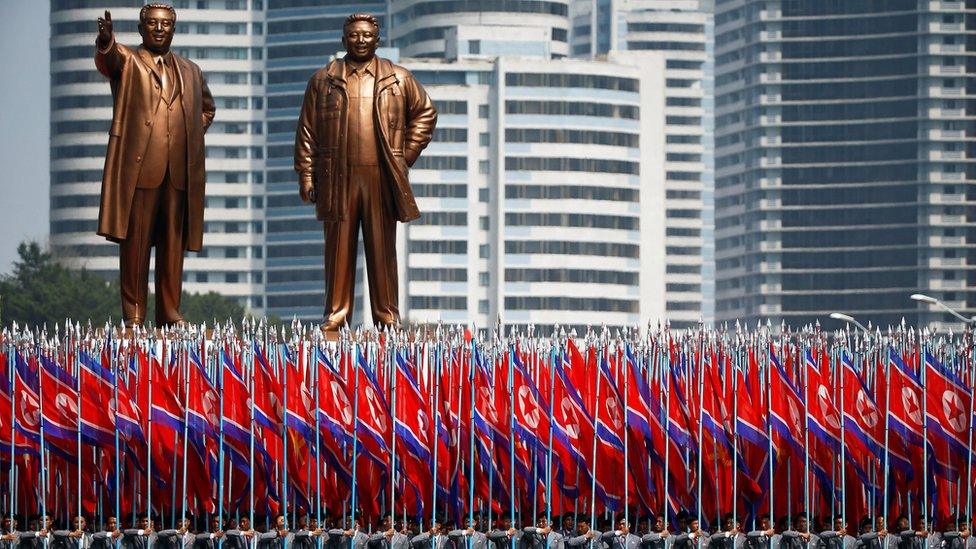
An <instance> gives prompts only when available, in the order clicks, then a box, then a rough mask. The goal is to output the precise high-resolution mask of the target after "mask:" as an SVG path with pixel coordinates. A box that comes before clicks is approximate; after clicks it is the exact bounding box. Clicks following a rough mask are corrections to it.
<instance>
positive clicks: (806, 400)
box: [803, 349, 813, 525]
mask: <svg viewBox="0 0 976 549" xmlns="http://www.w3.org/2000/svg"><path fill="white" fill-rule="evenodd" d="M806 355H807V356H806V357H805V358H809V359H810V361H811V362H812V361H813V352H812V350H811V349H807V352H806ZM803 509H804V514H805V516H806V519H807V524H808V525H809V524H810V364H809V363H808V364H805V365H804V367H803Z"/></svg>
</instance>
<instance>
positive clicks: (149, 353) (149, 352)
mask: <svg viewBox="0 0 976 549" xmlns="http://www.w3.org/2000/svg"><path fill="white" fill-rule="evenodd" d="M155 354H156V342H155V333H153V332H150V335H149V346H148V348H147V349H146V368H148V370H149V371H148V372H147V374H148V376H147V377H148V379H149V387H148V390H149V396H148V399H149V410H147V416H146V431H147V432H146V437H147V441H146V486H147V490H146V509H148V510H149V511H150V512H151V511H152V447H153V446H152V432H153V420H152V401H153V367H152V359H153V356H154V355H155ZM136 364H139V362H138V361H137V362H136ZM137 375H138V374H137ZM137 379H138V377H137ZM116 413H118V408H116ZM116 430H117V429H116Z"/></svg>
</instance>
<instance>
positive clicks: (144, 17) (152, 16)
mask: <svg viewBox="0 0 976 549" xmlns="http://www.w3.org/2000/svg"><path fill="white" fill-rule="evenodd" d="M175 31H176V10H175V9H173V6H170V5H168V4H146V5H145V6H143V7H142V9H141V10H139V34H141V35H142V45H143V47H144V48H146V49H147V50H149V51H150V52H152V53H153V54H155V55H165V54H166V53H167V52H169V45H170V44H171V43H172V42H173V34H174V33H175Z"/></svg>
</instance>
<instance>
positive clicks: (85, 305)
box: [0, 242, 246, 327]
mask: <svg viewBox="0 0 976 549" xmlns="http://www.w3.org/2000/svg"><path fill="white" fill-rule="evenodd" d="M17 254H18V256H19V259H18V260H17V261H16V262H15V263H14V266H13V270H12V271H11V272H10V273H8V274H6V275H2V276H0V324H2V325H10V324H11V323H12V322H17V323H19V324H21V325H28V326H41V325H44V324H47V325H48V326H49V327H51V326H53V325H54V324H55V323H61V322H64V320H65V319H71V320H72V321H75V322H82V323H87V322H88V321H89V320H91V322H92V324H93V325H95V326H100V325H102V324H104V323H105V322H106V321H107V320H109V319H111V320H112V321H113V322H115V323H118V322H119V321H120V319H121V308H120V306H119V284H118V282H117V281H115V280H106V279H105V278H103V277H101V276H98V275H97V274H95V273H93V272H91V271H88V270H85V269H81V270H73V269H68V268H67V267H64V266H63V265H61V264H59V263H58V262H57V261H55V260H54V258H53V256H52V254H51V253H50V252H49V251H47V250H44V249H43V248H41V246H40V245H39V244H38V243H36V242H23V243H21V244H20V245H19V246H18V247H17ZM155 301H156V300H155V296H154V295H150V296H149V311H147V313H148V314H147V315H146V320H147V321H152V320H153V319H154V318H155V313H154V309H155ZM181 310H182V312H183V316H184V317H185V318H186V319H187V321H189V322H192V323H195V324H200V323H202V322H206V323H207V324H210V323H212V322H213V321H214V319H217V320H218V321H220V322H224V321H226V320H227V319H228V318H230V319H233V320H234V322H240V320H241V319H242V318H243V317H244V315H245V312H246V311H245V309H244V307H243V306H241V305H240V304H239V303H237V302H236V301H234V300H232V299H228V298H226V297H224V296H222V295H220V294H217V293H215V292H210V293H206V294H188V293H186V292H183V298H182V303H181Z"/></svg>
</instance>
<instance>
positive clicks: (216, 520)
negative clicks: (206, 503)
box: [209, 515, 220, 532]
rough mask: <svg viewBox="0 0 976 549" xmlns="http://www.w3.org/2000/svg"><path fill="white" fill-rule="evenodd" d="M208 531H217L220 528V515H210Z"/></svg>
mask: <svg viewBox="0 0 976 549" xmlns="http://www.w3.org/2000/svg"><path fill="white" fill-rule="evenodd" d="M209 526H210V531H211V532H217V531H218V530H220V515H210V524H209Z"/></svg>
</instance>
